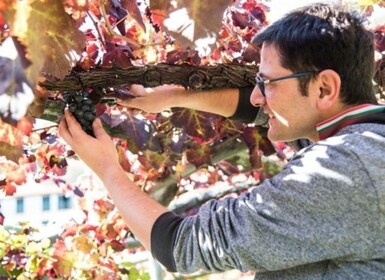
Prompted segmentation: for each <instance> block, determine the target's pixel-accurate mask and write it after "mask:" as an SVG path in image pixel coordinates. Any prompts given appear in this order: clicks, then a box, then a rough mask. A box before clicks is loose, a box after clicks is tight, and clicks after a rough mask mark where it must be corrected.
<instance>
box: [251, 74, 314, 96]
mask: <svg viewBox="0 0 385 280" xmlns="http://www.w3.org/2000/svg"><path fill="white" fill-rule="evenodd" d="M317 72H319V71H311V72H301V73H294V74H290V75H285V76H281V77H278V78H273V79H268V80H264V79H263V78H262V77H261V73H260V72H258V73H257V74H256V75H255V82H256V85H258V88H259V91H260V92H261V93H262V96H263V97H266V94H265V86H266V85H268V84H271V83H273V82H277V81H281V80H286V79H293V78H302V77H305V76H309V75H312V74H315V73H317Z"/></svg>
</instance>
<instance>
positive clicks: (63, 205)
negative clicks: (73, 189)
mask: <svg viewBox="0 0 385 280" xmlns="http://www.w3.org/2000/svg"><path fill="white" fill-rule="evenodd" d="M58 204H59V209H69V208H71V198H70V197H65V196H64V195H62V196H59V203H58Z"/></svg>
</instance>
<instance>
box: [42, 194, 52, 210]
mask: <svg viewBox="0 0 385 280" xmlns="http://www.w3.org/2000/svg"><path fill="white" fill-rule="evenodd" d="M49 209H50V197H49V195H45V196H43V211H49Z"/></svg>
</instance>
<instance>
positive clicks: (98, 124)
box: [92, 118, 109, 139]
mask: <svg viewBox="0 0 385 280" xmlns="http://www.w3.org/2000/svg"><path fill="white" fill-rule="evenodd" d="M92 129H93V131H94V135H95V138H98V139H102V138H104V137H106V136H108V134H107V133H106V131H105V130H104V127H103V124H102V121H101V120H100V119H99V118H96V119H95V120H94V122H93V123H92ZM108 138H109V136H108Z"/></svg>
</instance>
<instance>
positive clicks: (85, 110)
mask: <svg viewBox="0 0 385 280" xmlns="http://www.w3.org/2000/svg"><path fill="white" fill-rule="evenodd" d="M63 100H64V102H65V103H66V104H67V107H68V109H69V110H70V112H71V113H72V114H73V115H74V117H75V119H76V120H77V121H78V122H79V123H80V125H81V127H82V129H83V130H84V131H85V132H86V133H87V134H89V135H91V136H94V133H93V130H92V123H93V121H94V119H95V117H96V115H95V112H96V109H95V105H94V104H93V102H92V100H91V99H90V98H89V94H88V92H86V91H80V92H78V91H70V92H65V93H63Z"/></svg>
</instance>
